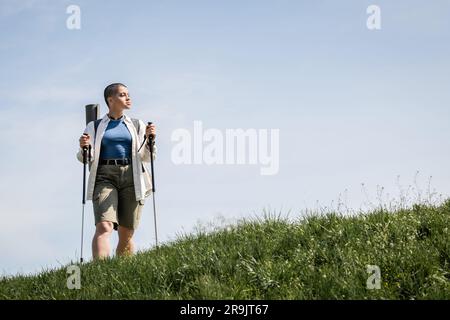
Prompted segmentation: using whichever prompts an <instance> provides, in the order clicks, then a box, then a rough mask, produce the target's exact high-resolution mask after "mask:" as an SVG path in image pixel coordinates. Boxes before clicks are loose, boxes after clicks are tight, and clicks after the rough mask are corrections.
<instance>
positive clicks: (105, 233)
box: [92, 221, 113, 259]
mask: <svg viewBox="0 0 450 320" xmlns="http://www.w3.org/2000/svg"><path fill="white" fill-rule="evenodd" d="M112 231H113V223H112V222H109V221H103V222H99V223H97V225H96V226H95V234H94V238H93V239H92V256H93V257H94V259H104V258H107V257H108V256H109V254H110V252H111V246H110V243H109V238H110V236H111V233H112Z"/></svg>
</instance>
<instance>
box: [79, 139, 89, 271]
mask: <svg viewBox="0 0 450 320" xmlns="http://www.w3.org/2000/svg"><path fill="white" fill-rule="evenodd" d="M87 151H88V148H87V147H83V197H82V203H83V209H82V212H81V257H80V263H83V235H84V207H85V205H86V164H87V157H88V155H87Z"/></svg>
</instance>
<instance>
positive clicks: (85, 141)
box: [80, 133, 91, 148]
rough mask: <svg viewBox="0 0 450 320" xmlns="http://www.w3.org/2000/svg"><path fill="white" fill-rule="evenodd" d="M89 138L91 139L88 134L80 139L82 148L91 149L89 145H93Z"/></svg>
mask: <svg viewBox="0 0 450 320" xmlns="http://www.w3.org/2000/svg"><path fill="white" fill-rule="evenodd" d="M89 138H90V137H89V135H88V134H87V133H85V134H83V135H82V136H81V137H80V148H83V147H89V145H90V144H91V143H90V141H89Z"/></svg>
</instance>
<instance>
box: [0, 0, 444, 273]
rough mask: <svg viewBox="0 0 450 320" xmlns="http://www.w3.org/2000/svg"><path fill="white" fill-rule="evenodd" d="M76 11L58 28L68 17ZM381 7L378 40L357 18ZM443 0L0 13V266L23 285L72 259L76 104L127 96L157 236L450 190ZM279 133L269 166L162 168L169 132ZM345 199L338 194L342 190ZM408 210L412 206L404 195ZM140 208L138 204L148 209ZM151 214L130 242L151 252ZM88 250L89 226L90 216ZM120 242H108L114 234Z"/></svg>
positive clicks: (76, 204) (79, 112)
mask: <svg viewBox="0 0 450 320" xmlns="http://www.w3.org/2000/svg"><path fill="white" fill-rule="evenodd" d="M71 4H75V5H78V6H79V7H80V9H81V29H80V30H69V29H67V28H66V20H67V18H68V17H69V15H68V14H67V13H66V8H67V7H68V6H69V5H71ZM371 4H376V5H378V6H379V7H380V8H381V19H382V20H381V26H382V28H381V30H377V31H371V30H368V29H367V27H366V20H367V17H368V15H367V13H366V8H367V7H368V6H369V5H371ZM448 12H450V1H442V0H441V1H433V2H432V3H427V2H424V1H395V2H392V1H377V2H373V1H356V0H355V1H340V2H336V1H331V0H330V1H299V0H298V1H245V2H243V1H196V0H189V1H126V2H125V1H106V0H96V1H58V2H56V1H50V0H36V1H33V0H21V1H13V0H0V29H1V30H2V32H1V33H0V58H1V59H0V61H1V70H2V76H1V77H0V94H1V96H2V98H3V99H2V100H3V101H2V107H1V110H2V116H3V118H4V119H5V120H6V121H4V123H3V125H2V126H0V134H1V135H2V136H3V137H4V139H3V152H2V155H3V156H2V157H0V175H1V177H2V182H1V184H0V192H1V197H2V201H1V202H0V216H1V219H2V226H3V228H2V232H1V233H0V257H1V258H0V270H1V272H2V273H3V274H14V273H17V272H36V271H39V270H40V268H41V267H47V266H49V267H55V266H58V265H59V264H65V263H67V262H68V261H70V259H76V257H77V256H78V255H79V236H80V223H81V221H80V220H81V219H80V218H81V182H82V166H81V165H80V163H78V161H77V160H76V159H75V153H76V151H77V143H78V142H77V141H78V137H79V135H80V134H81V132H82V130H83V129H84V105H86V104H89V103H100V104H101V107H102V113H105V112H106V111H107V109H106V105H105V104H104V102H103V98H102V94H103V89H104V87H105V86H106V85H107V84H109V83H112V82H116V81H119V82H123V83H125V84H127V85H128V87H129V90H130V93H131V95H132V97H133V102H134V104H133V109H132V110H131V111H130V113H129V114H130V115H131V116H133V117H138V118H140V119H142V120H144V121H153V122H155V124H156V125H157V128H158V147H159V152H160V153H159V158H158V161H157V163H156V167H155V170H156V173H155V176H156V184H157V194H156V204H157V210H158V216H159V220H158V225H159V235H160V238H161V239H160V240H163V241H168V240H171V239H174V238H175V237H176V236H177V234H180V233H182V232H191V231H192V230H193V228H194V227H195V225H196V224H198V223H199V221H200V222H201V223H208V222H210V221H215V220H216V221H217V220H220V219H219V218H218V217H223V218H224V219H231V220H232V219H235V218H240V217H250V216H254V215H255V214H259V215H260V214H261V212H262V209H263V208H269V207H270V208H271V209H274V210H277V211H280V210H281V211H282V212H287V211H289V210H291V213H290V216H291V217H296V216H299V215H300V214H301V211H302V210H304V209H305V208H309V209H314V208H316V207H317V206H318V205H319V206H330V204H331V203H332V202H334V203H336V201H337V199H338V197H339V195H340V194H344V193H345V194H346V198H347V201H348V206H350V207H352V208H359V207H361V206H364V204H367V199H366V196H365V194H364V193H363V192H362V191H361V183H364V184H365V186H366V188H367V193H368V196H369V198H370V199H371V200H372V201H373V202H375V203H376V202H377V199H376V198H377V192H376V190H377V186H383V187H384V188H385V191H384V192H385V195H386V194H387V193H389V194H390V197H391V198H399V197H400V188H399V187H398V186H397V176H400V184H401V188H403V189H408V186H409V185H412V187H415V183H414V177H415V175H416V172H417V171H419V174H418V175H417V185H418V187H419V188H420V189H421V190H422V192H423V193H425V192H426V189H427V186H428V177H429V176H433V178H432V183H431V187H432V189H435V190H436V192H437V193H438V194H443V195H444V196H446V195H448V194H449V193H450V170H449V169H448V163H450V151H449V148H448V141H449V138H450V127H449V126H448V119H449V117H450V108H449V103H450V92H449V90H448V88H449V85H450V60H449V58H448V57H449V56H450V41H449V40H450V39H449V38H450V22H449V21H450V20H449V19H448ZM195 120H200V121H202V123H203V126H204V128H206V129H207V128H217V129H219V130H223V131H224V130H226V129H228V128H231V129H233V128H244V129H246V128H255V129H272V128H275V129H279V130H280V169H279V173H278V174H277V175H273V176H261V175H260V174H259V172H260V170H259V166H255V165H228V166H218V165H216V166H214V165H213V166H207V165H178V166H176V165H174V164H173V163H172V161H171V157H170V155H171V150H172V148H173V146H174V143H173V142H172V141H171V140H170V137H171V134H172V132H173V131H174V130H176V129H178V128H186V129H188V130H191V131H192V130H193V122H194V121H195ZM345 190H347V191H346V192H345ZM410 196H411V201H412V200H413V199H414V198H417V195H416V194H415V193H414V192H413V191H412V192H411V193H410ZM149 200H150V199H149ZM152 216H153V212H152V207H151V201H148V202H147V205H146V207H145V209H144V217H143V220H142V222H141V226H140V229H138V231H137V234H136V242H137V245H138V248H139V249H145V248H148V247H150V246H152V245H153V243H154V235H153V220H152ZM85 226H86V227H85V230H86V232H85V239H86V241H85V247H84V248H85V252H87V253H88V254H89V255H90V239H91V237H92V234H93V231H94V226H93V217H92V204H91V202H89V203H88V204H87V206H86V225H85ZM113 240H114V241H116V239H113Z"/></svg>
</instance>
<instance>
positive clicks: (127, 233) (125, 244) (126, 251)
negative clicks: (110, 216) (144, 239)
mask: <svg viewBox="0 0 450 320" xmlns="http://www.w3.org/2000/svg"><path fill="white" fill-rule="evenodd" d="M118 233H119V243H118V245H117V249H116V254H117V255H118V256H130V255H132V254H133V252H134V242H133V239H132V238H133V234H134V230H133V229H129V228H125V227H122V226H119V230H118Z"/></svg>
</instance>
